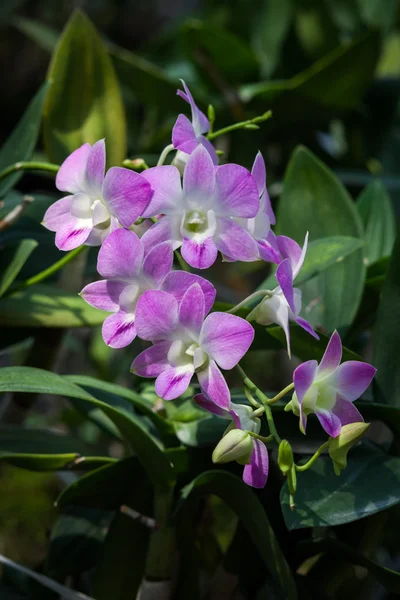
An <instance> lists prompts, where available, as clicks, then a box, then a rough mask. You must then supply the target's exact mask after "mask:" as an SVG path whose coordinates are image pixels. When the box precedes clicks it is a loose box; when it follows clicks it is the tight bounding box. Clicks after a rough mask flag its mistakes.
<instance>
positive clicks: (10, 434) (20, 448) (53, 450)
mask: <svg viewBox="0 0 400 600" xmlns="http://www.w3.org/2000/svg"><path fill="white" fill-rule="evenodd" d="M10 368H12V367H10ZM4 370H8V367H7V368H6V369H0V380H1V374H2V372H3V371H4ZM6 375H7V374H6ZM71 393H74V392H73V391H72V392H71ZM77 393H79V391H78V392H77ZM10 453H13V454H14V453H15V454H21V455H30V454H32V455H35V454H42V455H46V454H48V455H54V454H73V455H77V454H78V455H83V456H85V455H90V454H91V453H92V451H91V449H90V446H88V445H87V444H86V443H85V442H83V441H82V440H81V439H79V438H75V437H72V436H71V435H65V434H61V433H56V432H54V431H51V430H49V429H36V428H32V427H14V426H12V425H3V426H2V427H0V455H2V456H5V455H8V454H10Z"/></svg>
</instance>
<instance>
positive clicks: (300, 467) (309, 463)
mask: <svg viewBox="0 0 400 600" xmlns="http://www.w3.org/2000/svg"><path fill="white" fill-rule="evenodd" d="M328 447H329V441H328V442H325V443H324V444H322V446H320V447H319V448H318V450H317V451H316V453H315V454H313V456H312V457H311V458H310V460H309V461H307V462H306V463H305V464H304V465H295V467H296V471H307V469H309V468H310V467H311V466H312V465H313V464H314V463H315V461H316V460H317V458H318V457H319V456H320V455H321V454H322V453H323V452H324V450H326V449H327V448H328Z"/></svg>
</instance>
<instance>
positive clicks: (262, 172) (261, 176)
mask: <svg viewBox="0 0 400 600" xmlns="http://www.w3.org/2000/svg"><path fill="white" fill-rule="evenodd" d="M251 174H252V175H253V177H254V179H255V181H256V183H257V189H258V194H259V196H260V199H261V202H263V203H264V211H265V214H266V215H267V217H268V219H269V222H270V223H271V225H275V223H276V219H275V215H274V211H273V210H272V205H271V200H270V198H269V194H268V191H267V187H266V182H267V174H266V169H265V162H264V158H263V156H262V154H261V152H257V156H256V158H255V160H254V163H253V167H252V169H251Z"/></svg>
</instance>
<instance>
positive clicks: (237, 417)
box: [193, 394, 269, 488]
mask: <svg viewBox="0 0 400 600" xmlns="http://www.w3.org/2000/svg"><path fill="white" fill-rule="evenodd" d="M193 400H194V401H195V402H196V404H198V405H199V406H201V407H202V408H204V409H205V410H207V411H208V412H210V413H212V414H214V415H217V416H219V417H222V418H224V419H228V420H230V421H232V423H231V426H230V427H228V429H227V431H226V432H225V434H224V435H226V434H227V433H229V431H232V429H236V430H237V429H239V430H242V431H243V432H246V431H251V432H253V433H260V429H261V421H260V419H259V418H258V417H254V416H252V415H253V413H254V411H253V409H252V408H251V407H250V406H246V405H245V404H236V403H234V402H231V403H230V405H229V407H228V408H227V409H223V408H221V407H220V406H217V405H216V404H215V403H214V402H212V401H211V400H210V399H209V398H207V396H206V395H204V394H197V395H196V396H195V397H194V398H193ZM223 440H224V438H222V440H221V442H220V443H219V444H218V445H217V447H216V448H215V450H214V454H213V460H214V462H228V461H227V460H223V459H222V460H221V452H222V451H223V450H226V448H224V446H225V445H226V444H224V443H223ZM225 441H226V442H228V440H225ZM248 442H249V444H250V452H249V455H248V457H245V460H246V464H245V467H244V470H243V481H244V482H245V483H247V485H250V486H252V487H255V488H263V487H265V484H266V482H267V477H268V470H269V458H268V452H267V448H266V447H265V444H264V443H263V442H262V441H261V440H257V439H255V438H253V437H250V436H249V440H248ZM240 458H241V457H238V458H234V459H233V460H238V462H240V464H243V463H242V462H241V460H240Z"/></svg>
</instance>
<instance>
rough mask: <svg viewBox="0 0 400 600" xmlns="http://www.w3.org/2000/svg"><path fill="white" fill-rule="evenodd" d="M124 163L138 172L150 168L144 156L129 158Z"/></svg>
mask: <svg viewBox="0 0 400 600" xmlns="http://www.w3.org/2000/svg"><path fill="white" fill-rule="evenodd" d="M122 164H123V166H124V167H127V168H128V169H132V171H137V172H138V173H140V172H141V171H145V170H146V169H148V168H149V166H148V164H147V163H146V161H145V160H144V158H132V159H130V158H127V159H126V160H124V161H123V163H122Z"/></svg>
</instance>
